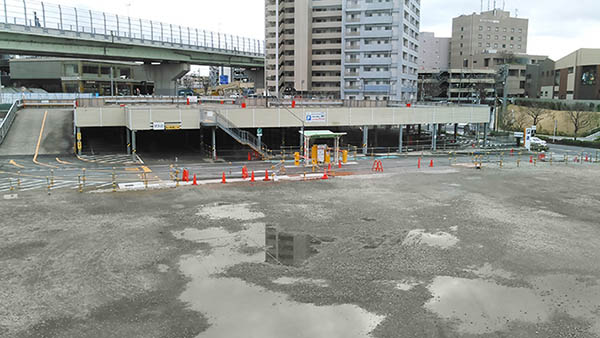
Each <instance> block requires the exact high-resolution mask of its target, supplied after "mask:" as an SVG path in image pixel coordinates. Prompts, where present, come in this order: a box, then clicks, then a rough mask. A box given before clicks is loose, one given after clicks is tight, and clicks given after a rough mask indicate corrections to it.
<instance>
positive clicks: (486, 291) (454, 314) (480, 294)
mask: <svg viewBox="0 0 600 338" xmlns="http://www.w3.org/2000/svg"><path fill="white" fill-rule="evenodd" d="M429 290H430V291H431V294H432V295H433V298H431V299H430V300H429V302H427V303H426V304H425V307H426V308H427V309H429V310H431V311H433V312H434V313H436V314H438V315H439V316H440V317H442V318H445V319H448V320H458V321H459V326H458V330H459V331H460V332H462V333H471V334H484V333H491V332H496V331H501V330H503V329H506V327H507V325H508V324H509V323H511V322H514V321H522V322H529V323H540V322H544V321H546V320H548V318H549V312H548V309H547V306H546V304H544V302H543V301H542V300H541V299H540V298H539V297H538V296H537V295H536V294H535V293H534V292H533V291H532V290H530V289H526V288H510V287H506V286H501V285H498V284H496V283H494V282H491V281H485V280H476V279H464V278H454V277H446V276H441V277H436V278H435V279H434V280H433V282H432V283H431V285H429Z"/></svg>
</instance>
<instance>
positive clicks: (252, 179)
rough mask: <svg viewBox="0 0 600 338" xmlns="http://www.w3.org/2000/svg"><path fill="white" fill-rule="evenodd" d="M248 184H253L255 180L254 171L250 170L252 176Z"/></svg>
mask: <svg viewBox="0 0 600 338" xmlns="http://www.w3.org/2000/svg"><path fill="white" fill-rule="evenodd" d="M250 182H255V180H254V170H252V176H250Z"/></svg>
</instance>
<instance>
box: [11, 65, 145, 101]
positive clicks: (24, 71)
mask: <svg viewBox="0 0 600 338" xmlns="http://www.w3.org/2000/svg"><path fill="white" fill-rule="evenodd" d="M9 64H10V78H11V82H12V83H13V85H14V86H16V87H33V88H41V89H44V90H46V91H47V92H50V93H55V92H58V93H98V94H99V95H101V96H111V95H123V96H128V95H137V94H140V95H151V94H152V93H153V92H154V82H153V81H151V80H149V76H148V74H147V73H146V71H145V69H144V67H143V66H142V65H138V64H136V63H131V62H111V61H94V60H83V59H61V58H22V59H11V60H10V62H9Z"/></svg>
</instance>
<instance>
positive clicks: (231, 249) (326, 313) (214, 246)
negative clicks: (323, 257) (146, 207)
mask: <svg viewBox="0 0 600 338" xmlns="http://www.w3.org/2000/svg"><path fill="white" fill-rule="evenodd" d="M212 210H214V209H212ZM219 210H220V209H219ZM240 214H246V215H247V213H246V211H242V212H240ZM211 215H214V213H213V214H211ZM174 235H175V236H176V237H177V238H180V239H186V240H191V241H196V242H201V243H208V244H210V245H211V252H210V253H209V254H207V255H197V256H196V255H189V256H184V257H182V259H181V261H180V263H179V267H180V269H181V271H182V272H183V273H184V274H185V275H186V276H188V277H189V278H190V279H191V281H190V282H189V283H188V285H187V287H186V290H185V291H184V292H183V293H182V294H181V296H180V299H181V300H182V301H184V302H186V303H188V304H189V305H190V308H191V309H192V310H195V311H198V312H201V313H203V314H205V315H206V316H207V317H208V319H209V322H210V324H211V326H210V327H209V328H208V329H207V330H206V331H204V332H203V333H201V334H200V335H199V336H198V337H264V338H269V337H287V336H290V334H298V333H301V336H303V337H340V338H341V337H344V338H345V337H357V338H358V337H365V336H369V332H371V331H372V330H373V329H374V328H375V327H376V326H377V325H378V324H379V323H380V322H381V321H382V320H383V319H384V317H383V316H378V315H375V314H372V313H370V312H367V311H365V310H363V309H361V308H360V307H358V306H355V305H350V304H343V305H335V306H316V305H314V304H304V303H296V302H293V301H290V300H289V299H288V297H287V296H286V295H285V294H282V293H278V292H272V291H269V290H267V289H265V288H263V287H260V286H256V285H252V284H248V283H246V282H244V281H243V280H241V279H237V278H218V277H216V276H215V275H216V274H219V273H222V272H223V271H225V270H226V268H227V267H229V266H232V265H234V264H238V263H243V262H253V263H260V262H263V261H264V259H265V254H264V252H262V251H259V250H257V251H256V253H253V254H243V253H240V250H239V248H240V247H242V246H247V247H255V248H264V244H265V239H266V238H267V237H266V227H265V224H263V223H253V224H245V229H244V230H242V231H240V232H237V233H235V234H232V233H229V232H227V231H225V230H224V229H222V228H210V229H206V230H197V229H186V230H184V231H181V232H174ZM283 282H284V283H285V282H288V281H287V280H285V279H284V280H283Z"/></svg>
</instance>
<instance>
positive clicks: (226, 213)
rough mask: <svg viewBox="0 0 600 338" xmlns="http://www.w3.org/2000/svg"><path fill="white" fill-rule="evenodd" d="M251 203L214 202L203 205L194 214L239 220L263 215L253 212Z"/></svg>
mask: <svg viewBox="0 0 600 338" xmlns="http://www.w3.org/2000/svg"><path fill="white" fill-rule="evenodd" d="M250 206H251V204H249V203H241V204H222V203H215V204H211V205H205V206H203V207H201V208H200V210H199V211H198V212H197V213H196V216H203V217H207V218H209V219H213V220H219V219H227V218H229V219H233V220H239V221H249V220H254V219H259V218H263V217H265V214H263V213H262V212H255V211H251V210H250Z"/></svg>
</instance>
